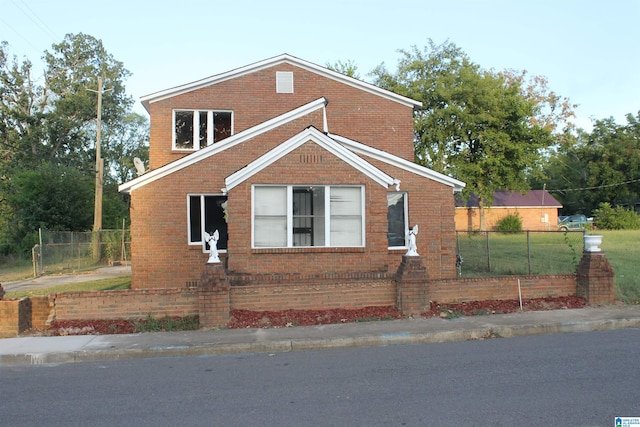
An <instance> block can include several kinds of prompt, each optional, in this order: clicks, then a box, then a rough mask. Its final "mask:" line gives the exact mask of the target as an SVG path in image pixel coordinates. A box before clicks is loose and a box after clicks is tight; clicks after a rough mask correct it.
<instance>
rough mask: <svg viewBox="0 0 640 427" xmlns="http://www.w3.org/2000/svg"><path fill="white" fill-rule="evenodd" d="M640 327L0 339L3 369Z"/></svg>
mask: <svg viewBox="0 0 640 427" xmlns="http://www.w3.org/2000/svg"><path fill="white" fill-rule="evenodd" d="M622 328H640V306H629V305H613V306H605V307H588V308H581V309H570V310H553V311H532V312H521V313H512V314H500V315H488V316H473V317H461V318H457V319H452V320H446V319H439V318H431V319H424V318H420V319H403V320H392V321H378V322H365V323H345V324H338V325H324V326H299V327H292V328H280V329H223V330H211V331H192V332H161V333H141V334H129V335H83V336H65V337H22V338H5V339H0V366H9V365H24V364H27V365H28V364H45V363H69V362H89V361H109V360H123V359H134V358H149V357H177V356H202V355H214V354H237V353H258V352H268V353H282V352H289V351H300V350H317V349H331V348H346V347H366V346H387V345H394V344H413V343H437V342H449V341H463V340H472V339H485V338H506V337H516V336H528V335H539V334H549V333H568V332H584V331H599V330H612V329H622Z"/></svg>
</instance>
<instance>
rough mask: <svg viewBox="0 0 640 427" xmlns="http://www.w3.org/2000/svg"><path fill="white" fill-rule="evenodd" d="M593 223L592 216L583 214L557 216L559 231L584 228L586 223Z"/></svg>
mask: <svg viewBox="0 0 640 427" xmlns="http://www.w3.org/2000/svg"><path fill="white" fill-rule="evenodd" d="M592 224H593V218H587V217H586V216H585V215H582V214H577V215H569V216H561V217H558V228H559V229H560V231H569V230H584V229H585V228H586V227H587V225H589V226H590V225H592Z"/></svg>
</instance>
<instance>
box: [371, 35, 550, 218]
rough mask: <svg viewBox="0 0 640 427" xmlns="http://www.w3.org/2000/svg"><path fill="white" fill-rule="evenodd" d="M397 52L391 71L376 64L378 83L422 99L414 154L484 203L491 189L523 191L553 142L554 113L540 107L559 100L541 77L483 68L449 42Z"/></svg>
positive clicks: (490, 198) (424, 163)
mask: <svg viewBox="0 0 640 427" xmlns="http://www.w3.org/2000/svg"><path fill="white" fill-rule="evenodd" d="M400 52H401V54H402V58H401V59H400V61H399V63H398V70H397V72H396V73H395V74H392V73H390V72H388V71H387V70H386V68H385V66H384V64H381V65H379V66H378V67H377V68H376V69H375V70H374V71H373V75H374V76H375V84H377V85H378V86H381V87H383V88H386V89H389V90H392V91H394V92H396V93H399V94H402V95H405V96H408V97H410V98H413V99H417V100H420V101H422V104H423V109H422V110H421V111H418V112H417V113H416V114H415V118H414V129H415V134H416V140H415V145H416V161H417V162H418V163H421V164H423V165H425V166H427V167H429V168H431V169H434V170H436V171H438V172H442V173H445V174H448V175H451V176H454V177H456V178H458V179H460V180H462V181H464V182H466V183H467V187H466V189H465V193H464V195H465V196H467V197H468V196H469V195H470V194H471V193H475V194H477V195H478V196H479V200H480V205H481V208H482V207H483V206H489V205H491V203H492V201H493V193H494V191H495V190H504V189H509V190H526V189H527V188H528V180H527V173H528V172H530V171H532V170H538V169H539V168H538V167H537V165H538V163H539V162H540V161H541V159H542V154H543V150H545V149H547V148H548V147H550V146H552V145H553V143H554V139H553V137H552V132H553V130H554V128H553V126H551V125H550V124H551V123H553V121H554V120H555V118H554V116H553V115H552V114H551V115H549V114H547V115H543V110H544V108H542V107H543V103H544V102H550V103H552V104H553V103H554V102H557V99H556V98H552V97H550V96H549V93H548V92H547V89H546V87H545V86H544V85H543V84H542V83H543V80H540V82H539V84H538V85H537V86H536V85H532V86H531V85H530V86H529V87H523V84H524V81H525V79H524V74H521V75H516V74H514V73H512V72H511V73H507V72H505V73H495V72H492V71H487V70H482V69H481V68H480V67H479V66H478V65H477V64H474V63H473V62H471V60H470V59H469V57H468V56H467V55H466V54H465V53H464V52H463V51H462V50H461V49H460V48H458V47H457V46H455V45H454V44H453V43H449V42H445V43H443V44H442V45H436V44H435V43H434V42H433V41H431V40H429V44H428V45H427V46H426V47H425V48H424V51H420V50H419V49H418V48H417V47H415V46H414V47H412V49H411V50H410V51H405V50H401V51H400ZM536 88H537V91H536ZM545 94H546V96H547V98H545ZM554 105H555V104H554ZM481 212H482V210H481ZM483 217H484V215H482V213H481V227H482V225H483V224H482V222H483Z"/></svg>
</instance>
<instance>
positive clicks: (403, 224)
mask: <svg viewBox="0 0 640 427" xmlns="http://www.w3.org/2000/svg"><path fill="white" fill-rule="evenodd" d="M408 218H409V209H408V207H407V193H404V192H389V193H387V223H388V228H387V241H388V243H389V247H390V248H406V247H407V246H408V245H407V230H408V226H407V224H408Z"/></svg>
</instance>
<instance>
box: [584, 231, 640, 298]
mask: <svg viewBox="0 0 640 427" xmlns="http://www.w3.org/2000/svg"><path fill="white" fill-rule="evenodd" d="M596 233H597V234H601V235H602V246H601V248H602V250H603V251H604V252H605V254H606V255H607V259H608V260H609V263H610V264H611V266H612V267H613V271H614V272H615V273H616V276H615V284H616V295H617V297H618V298H620V300H622V301H624V302H626V303H628V304H640V262H639V261H640V230H600V231H597V232H592V233H591V234H596Z"/></svg>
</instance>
